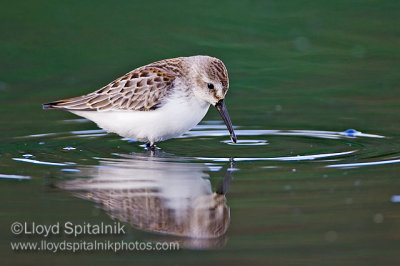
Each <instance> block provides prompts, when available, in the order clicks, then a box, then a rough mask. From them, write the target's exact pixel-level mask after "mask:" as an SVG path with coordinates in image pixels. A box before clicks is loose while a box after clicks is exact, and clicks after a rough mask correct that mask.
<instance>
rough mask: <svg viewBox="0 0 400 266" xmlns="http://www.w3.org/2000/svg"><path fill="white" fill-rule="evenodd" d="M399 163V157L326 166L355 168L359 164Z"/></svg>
mask: <svg viewBox="0 0 400 266" xmlns="http://www.w3.org/2000/svg"><path fill="white" fill-rule="evenodd" d="M392 163H400V159H396V160H386V161H375V162H365V163H343V164H331V165H327V166H326V167H328V168H353V167H354V168H355V167H361V166H371V165H381V164H392Z"/></svg>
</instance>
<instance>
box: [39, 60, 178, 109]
mask: <svg viewBox="0 0 400 266" xmlns="http://www.w3.org/2000/svg"><path fill="white" fill-rule="evenodd" d="M179 66H180V58H175V59H168V60H163V61H159V62H155V63H152V64H149V65H147V66H144V67H140V68H137V69H135V70H133V71H131V72H129V73H127V74H125V75H124V76H122V77H120V78H118V79H116V80H114V81H113V82H111V83H110V84H108V85H107V86H104V87H103V88H101V89H99V90H97V91H95V92H92V93H89V94H86V95H83V96H79V97H74V98H69V99H64V100H60V101H56V102H52V103H47V104H44V105H43V108H44V109H51V108H55V109H65V110H71V111H111V110H135V111H150V110H154V109H157V108H158V107H159V105H160V104H161V101H162V99H163V97H165V96H166V95H167V94H168V93H169V91H170V90H171V88H172V83H173V81H174V80H175V78H176V77H177V76H178V75H179V74H180V72H179V71H178V70H179Z"/></svg>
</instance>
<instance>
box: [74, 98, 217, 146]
mask: <svg viewBox="0 0 400 266" xmlns="http://www.w3.org/2000/svg"><path fill="white" fill-rule="evenodd" d="M209 107H210V104H209V103H207V102H203V101H199V100H197V99H196V98H194V97H192V98H180V99H174V100H170V101H168V102H167V103H166V104H165V105H163V106H162V107H161V108H158V109H156V110H153V111H104V112H96V111H74V112H72V113H74V114H77V115H79V116H82V117H85V118H87V119H90V120H92V121H93V122H95V123H96V124H97V125H98V126H99V127H101V128H102V129H104V130H106V131H108V132H113V133H116V134H118V135H120V136H123V137H126V138H131V139H135V140H138V141H142V142H151V143H154V142H158V141H163V140H166V139H170V138H175V137H178V136H181V135H182V134H183V133H185V132H186V131H188V130H190V129H192V128H193V127H194V126H196V125H197V124H198V123H199V122H200V121H201V120H202V119H203V117H204V116H205V115H206V113H207V111H208V108H209Z"/></svg>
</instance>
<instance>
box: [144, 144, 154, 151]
mask: <svg viewBox="0 0 400 266" xmlns="http://www.w3.org/2000/svg"><path fill="white" fill-rule="evenodd" d="M146 149H147V150H150V151H155V150H156V146H155V145H154V143H150V142H147V143H146Z"/></svg>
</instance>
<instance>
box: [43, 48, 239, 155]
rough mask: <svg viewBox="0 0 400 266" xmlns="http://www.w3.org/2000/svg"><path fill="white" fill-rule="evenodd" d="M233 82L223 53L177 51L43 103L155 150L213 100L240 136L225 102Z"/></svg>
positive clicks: (198, 117) (189, 126)
mask: <svg viewBox="0 0 400 266" xmlns="http://www.w3.org/2000/svg"><path fill="white" fill-rule="evenodd" d="M228 88H229V80H228V72H227V70H226V67H225V65H224V63H223V62H222V61H221V60H219V59H218V58H214V57H210V56H202V55H197V56H190V57H178V58H171V59H165V60H161V61H158V62H154V63H151V64H148V65H145V66H142V67H139V68H136V69H134V70H132V71H130V72H129V73H127V74H125V75H123V76H122V77H120V78H118V79H116V80H114V81H113V82H111V83H109V84H108V85H106V86H104V87H102V88H101V89H99V90H96V91H94V92H92V93H89V94H86V95H82V96H78V97H74V98H69V99H64V100H59V101H55V102H50V103H46V104H43V109H60V110H66V111H69V112H71V113H74V114H76V115H79V116H82V117H85V118H87V119H89V120H92V121H93V122H95V123H96V124H97V125H98V126H99V127H100V128H102V129H104V130H106V131H108V132H113V133H116V134H118V135H120V136H123V137H126V138H131V139H135V140H138V141H141V142H145V143H146V146H147V147H148V148H151V149H152V150H153V149H154V144H155V143H156V142H159V141H163V140H167V139H170V138H175V137H178V136H181V135H182V134H183V133H185V132H186V131H188V130H190V129H192V128H193V127H194V126H196V125H197V124H198V123H199V122H200V121H201V120H202V119H203V117H204V116H205V115H206V113H207V111H208V108H209V107H210V104H212V105H213V106H215V107H216V108H217V110H218V111H219V113H220V114H221V117H222V119H223V120H224V122H225V124H226V126H227V128H228V130H229V132H230V137H231V140H232V141H233V142H236V135H235V132H234V130H233V126H232V123H231V120H230V118H229V114H228V110H227V108H226V106H225V102H224V99H225V95H226V93H227V91H228Z"/></svg>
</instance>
